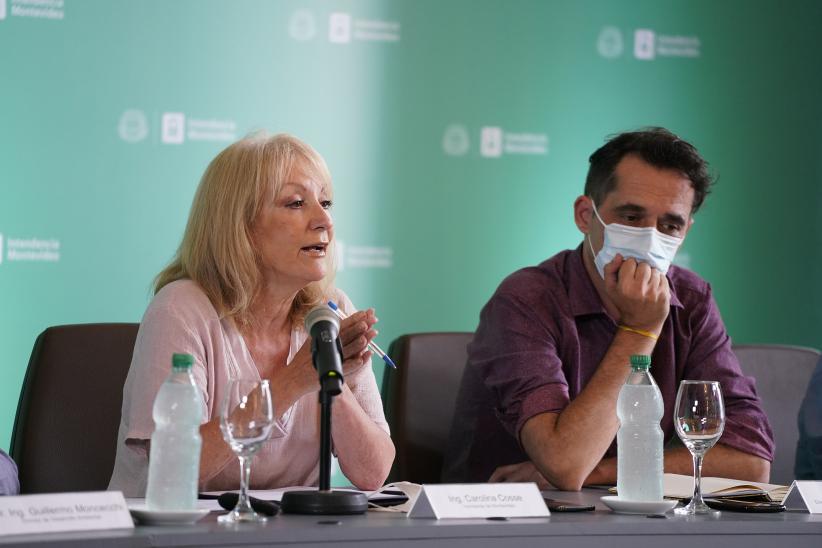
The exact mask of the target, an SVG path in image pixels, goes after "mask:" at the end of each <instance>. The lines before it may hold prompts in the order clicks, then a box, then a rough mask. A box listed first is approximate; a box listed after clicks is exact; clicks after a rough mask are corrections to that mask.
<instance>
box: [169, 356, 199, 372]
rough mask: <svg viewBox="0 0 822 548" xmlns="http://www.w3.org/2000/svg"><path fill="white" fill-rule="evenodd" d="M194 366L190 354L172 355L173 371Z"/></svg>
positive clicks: (192, 357)
mask: <svg viewBox="0 0 822 548" xmlns="http://www.w3.org/2000/svg"><path fill="white" fill-rule="evenodd" d="M192 365H194V356H192V355H191V354H172V355H171V367H173V368H174V369H189V368H190V367H191V366H192Z"/></svg>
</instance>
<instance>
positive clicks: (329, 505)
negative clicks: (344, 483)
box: [280, 491, 368, 516]
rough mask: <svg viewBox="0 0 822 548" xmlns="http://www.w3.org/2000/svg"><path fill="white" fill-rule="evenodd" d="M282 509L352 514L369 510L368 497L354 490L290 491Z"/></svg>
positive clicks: (321, 513) (313, 512) (285, 494)
mask: <svg viewBox="0 0 822 548" xmlns="http://www.w3.org/2000/svg"><path fill="white" fill-rule="evenodd" d="M280 510H282V511H283V512H284V513H287V514H313V515H320V516H328V515H351V514H364V513H365V512H366V511H367V510H368V498H367V497H366V496H365V494H363V493H355V492H352V491H288V492H287V493H284V494H283V498H282V502H281V503H280Z"/></svg>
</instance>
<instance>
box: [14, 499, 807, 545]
mask: <svg viewBox="0 0 822 548" xmlns="http://www.w3.org/2000/svg"><path fill="white" fill-rule="evenodd" d="M604 493H605V492H604V491H600V490H593V489H584V490H583V491H581V492H579V493H552V497H553V498H560V499H562V500H568V501H572V502H579V503H587V504H592V503H595V504H596V511H595V512H581V513H553V514H552V515H551V517H549V518H529V519H510V520H507V521H489V520H484V519H459V520H440V521H437V520H430V519H409V518H407V517H406V516H405V515H404V514H389V513H379V512H369V513H368V514H366V515H363V516H319V517H318V516H295V515H279V516H276V517H274V518H271V519H270V520H269V522H268V523H266V524H265V525H261V526H257V525H246V526H241V527H236V529H235V528H230V527H226V526H223V525H220V524H218V523H217V521H216V520H217V514H216V513H214V512H212V513H211V514H210V515H209V516H207V517H206V518H204V519H203V520H202V521H200V522H199V523H197V524H194V525H188V526H173V527H159V526H152V527H148V526H137V527H135V529H134V530H133V531H132V530H120V531H96V532H85V533H79V532H78V533H52V534H42V535H26V536H15V537H0V546H31V547H38V546H41V547H49V548H54V547H71V548H80V547H84V548H85V547H91V548H94V547H103V546H106V547H115V548H121V547H122V548H126V547H144V546H145V547H148V546H169V547H172V546H178V547H179V546H198V547H212V546H213V547H223V546H238V547H239V546H242V547H262V546H268V547H277V548H279V547H283V548H284V547H297V546H298V547H300V548H312V547H322V548H349V547H361V546H373V547H378V546H386V547H390V548H405V547H414V548H426V547H429V546H431V547H433V546H447V547H448V548H502V547H505V548H507V547H519V546H522V547H540V548H544V547H546V546H552V547H566V546H568V547H572V548H588V547H590V548H645V547H647V548H679V547H682V548H702V547H707V546H722V548H734V547H739V548H743V547H744V548H757V547H762V548H795V547H804V546H808V547H814V548H820V547H821V546H822V515H810V514H807V513H804V512H794V511H789V512H783V513H777V514H743V513H736V512H722V513H720V514H719V515H718V516H716V517H707V516H695V517H679V516H675V515H674V514H673V513H670V512H669V513H668V514H666V515H667V518H665V519H649V518H647V517H646V516H624V515H618V514H614V513H612V512H610V511H609V510H608V509H607V508H606V507H605V506H604V505H603V504H602V503H600V502H599V497H600V496H602V495H603V494H604ZM319 522H331V524H320V523H319Z"/></svg>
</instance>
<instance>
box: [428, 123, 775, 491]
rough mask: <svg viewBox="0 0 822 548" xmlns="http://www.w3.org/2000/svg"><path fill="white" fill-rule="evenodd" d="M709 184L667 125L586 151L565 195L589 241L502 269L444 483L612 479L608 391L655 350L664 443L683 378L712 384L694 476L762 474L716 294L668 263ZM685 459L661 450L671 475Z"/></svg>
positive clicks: (612, 410) (613, 392) (765, 430)
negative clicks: (719, 415)
mask: <svg viewBox="0 0 822 548" xmlns="http://www.w3.org/2000/svg"><path fill="white" fill-rule="evenodd" d="M711 183H712V181H711V177H710V176H709V174H708V171H707V164H706V162H705V161H704V160H703V159H702V158H701V157H700V155H699V153H698V152H697V150H696V149H695V148H694V147H693V146H692V145H691V144H689V143H687V142H686V141H684V140H682V139H679V138H678V137H677V136H676V135H674V134H672V133H671V132H669V131H667V130H665V129H662V128H648V129H645V130H642V131H636V132H629V133H623V134H620V135H617V136H616V137H614V138H612V139H611V140H609V141H608V142H607V143H606V144H605V145H604V146H602V147H601V148H600V149H599V150H597V151H596V152H594V154H593V155H591V158H590V168H589V171H588V176H587V179H586V183H585V194H584V195H583V196H580V197H579V198H577V199H576V201H575V202H574V221H575V223H576V225H577V227H578V228H579V230H580V232H582V233H583V235H584V237H583V243H582V244H581V245H580V246H579V247H577V249H575V250H573V251H564V252H561V253H559V254H557V255H555V256H554V257H551V258H550V259H548V260H546V261H545V262H543V263H542V264H540V265H538V266H535V267H529V268H525V269H522V270H520V271H518V272H515V273H514V274H512V275H510V276H509V277H508V278H506V279H505V280H504V281H503V282H502V284H501V285H500V287H499V288H498V289H497V291H496V293H495V294H494V295H493V297H492V298H491V300H490V301H489V302H488V303H487V304H486V306H485V307H484V308H483V310H482V313H481V316H480V324H479V327H478V329H477V331H476V334H475V337H474V340H473V342H472V343H471V344H470V345H469V346H468V354H469V358H468V364H467V366H466V370H465V374H464V376H463V380H462V386H461V387H460V392H459V395H458V399H457V408H456V412H455V415H454V423H453V425H452V428H451V436H450V442H449V448H448V451H447V455H446V460H445V467H444V471H443V479H444V480H445V481H451V482H458V481H459V482H464V481H470V482H478V481H536V482H537V483H538V484H540V485H541V486H542V487H546V486H548V485H549V484H551V485H553V486H555V487H558V488H560V489H566V490H578V489H580V487H582V486H583V485H587V484H601V483H610V484H613V483H615V482H616V469H617V467H616V443H615V436H616V432H617V429H618V428H619V421H618V419H617V417H616V401H617V396H618V394H619V390H620V388H621V387H622V385H623V383H624V382H625V378H626V375H627V371H628V363H629V358H630V356H631V355H632V354H649V355H651V372H652V374H653V376H654V378H655V380H656V381H657V384H658V385H659V388H660V391H661V393H662V396H663V400H664V407H665V413H664V416H663V419H662V422H661V427H662V429H663V431H664V434H665V439H666V441H671V440H673V439H675V438H676V434H675V432H674V428H673V406H674V402H675V399H676V391H677V388H678V386H679V381H681V380H682V379H700V380H717V381H720V382H721V386H722V391H723V394H724V398H725V406H726V415H727V417H726V426H725V431H724V434H723V435H722V438H721V439H720V440H719V443H718V444H717V445H716V446H715V447H714V448H713V449H711V451H709V452H708V453H707V455H706V457H705V461H704V464H703V470H702V472H703V475H706V476H723V477H729V478H739V479H745V480H749V481H768V476H769V473H770V461H771V460H772V458H773V435H772V433H771V429H770V426H769V425H768V421H767V418H766V416H765V413H764V412H763V410H762V406H761V404H760V402H759V399H758V397H757V395H756V391H755V388H754V385H753V382H752V381H751V380H750V379H749V378H747V377H745V376H743V374H742V373H741V371H740V368H739V363H738V362H737V359H736V357H735V356H734V354H733V352H732V351H731V341H730V338H729V337H728V334H727V332H726V330H725V326H724V325H723V323H722V319H721V318H720V315H719V310H718V309H717V306H716V303H715V302H714V299H713V296H712V294H711V288H710V286H709V285H708V283H707V282H705V281H704V280H702V279H701V278H699V277H698V276H697V275H696V274H694V273H693V272H690V271H688V270H685V269H683V268H679V267H677V266H672V265H671V261H672V260H673V258H674V255H675V254H676V251H677V249H678V248H679V247H680V246H681V244H682V242H683V240H684V239H685V236H686V235H687V233H688V231H689V229H690V228H691V226H692V224H693V215H694V213H696V211H697V210H698V209H699V207H700V206H701V205H702V202H703V200H704V198H705V196H706V195H707V194H708V192H709V190H710V185H711ZM692 466H693V464H692V460H691V455H690V453H689V452H688V451H687V449H685V448H684V447H681V446H679V447H672V448H666V451H665V471H666V472H675V473H680V474H688V475H690V474H692V473H693V468H692Z"/></svg>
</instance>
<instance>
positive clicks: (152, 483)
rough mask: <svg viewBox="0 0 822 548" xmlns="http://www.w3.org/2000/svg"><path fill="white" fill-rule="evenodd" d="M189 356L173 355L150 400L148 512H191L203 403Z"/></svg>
mask: <svg viewBox="0 0 822 548" xmlns="http://www.w3.org/2000/svg"><path fill="white" fill-rule="evenodd" d="M193 364H194V358H193V357H192V356H191V355H189V354H174V355H173V356H172V359H171V375H169V377H168V378H167V379H166V380H165V382H163V384H162V386H160V391H159V392H158V393H157V397H156V398H155V399H154V409H153V412H152V416H153V417H154V425H155V429H154V433H153V434H152V435H151V447H150V450H149V451H150V452H149V462H148V488H147V489H146V506H147V507H148V509H149V510H170V511H172V510H174V511H179V510H194V509H196V505H197V483H198V479H199V475H200V448H201V446H202V439H201V438H200V422H201V420H202V414H203V400H202V396H201V395H200V390H199V388H197V385H196V384H194V377H192V375H191V366H192V365H193Z"/></svg>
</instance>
